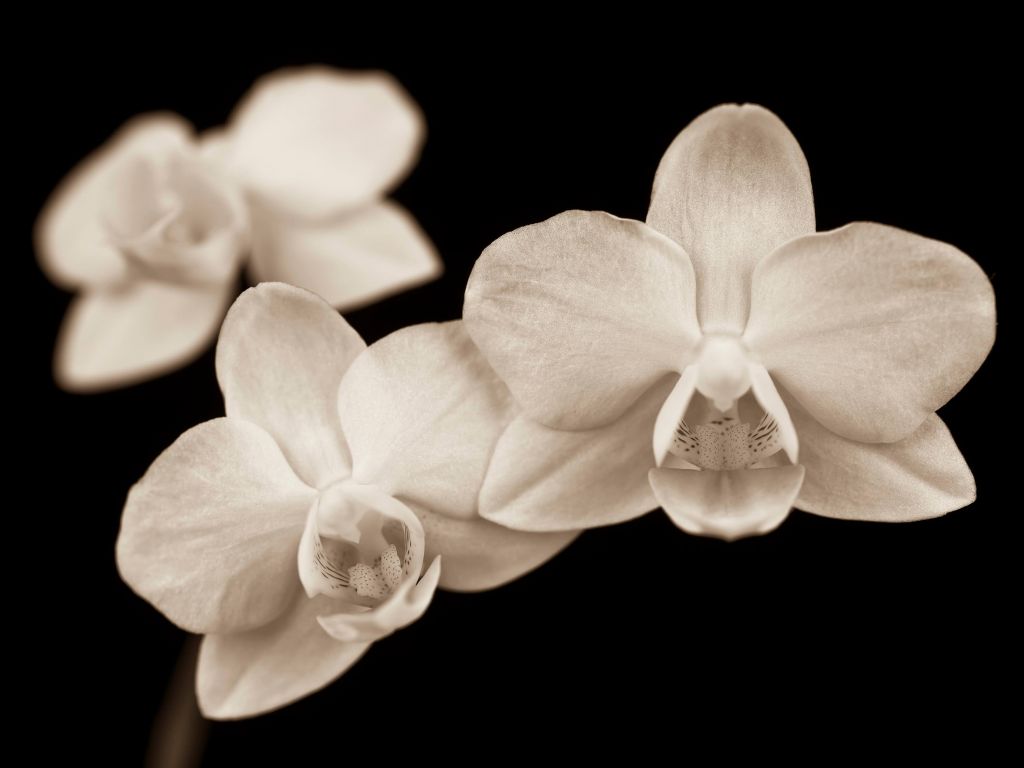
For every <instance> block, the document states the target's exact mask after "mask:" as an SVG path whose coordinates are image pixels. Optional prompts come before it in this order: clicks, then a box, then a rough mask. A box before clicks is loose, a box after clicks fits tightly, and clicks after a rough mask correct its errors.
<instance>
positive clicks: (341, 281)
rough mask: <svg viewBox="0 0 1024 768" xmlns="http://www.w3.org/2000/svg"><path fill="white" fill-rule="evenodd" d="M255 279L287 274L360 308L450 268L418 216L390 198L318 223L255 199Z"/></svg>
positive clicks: (338, 302)
mask: <svg viewBox="0 0 1024 768" xmlns="http://www.w3.org/2000/svg"><path fill="white" fill-rule="evenodd" d="M253 207H254V211H255V213H254V215H253V261H252V263H251V265H250V269H251V270H252V273H253V275H254V277H255V282H260V281H262V280H279V281H281V282H283V283H290V284H291V285H297V286H298V287H300V288H306V289H307V290H310V291H314V292H315V293H317V294H319V295H320V296H322V297H323V298H324V299H325V300H326V301H327V303H329V304H331V305H332V306H334V307H337V308H338V309H340V310H343V311H344V310H349V309H355V308H356V307H360V306H363V305H365V304H369V303H371V302H374V301H377V300H378V299H382V298H384V297H386V296H389V295H391V294H393V293H398V292H399V291H404V290H406V289H409V288H413V287H415V286H417V285H420V284H421V283H425V282H428V281H430V280H433V279H434V278H436V277H438V276H439V275H440V274H441V272H442V271H443V269H444V267H443V265H442V264H441V259H440V258H439V257H438V255H437V251H436V250H435V249H434V245H433V243H431V242H430V240H429V238H427V236H426V235H425V234H424V233H423V230H421V229H420V227H419V224H417V223H416V220H415V219H414V218H413V217H412V216H411V215H410V214H409V212H408V211H406V210H405V209H404V208H402V207H401V206H400V205H398V204H397V203H394V202H391V201H390V200H386V201H384V202H380V203H374V204H372V205H367V206H364V207H363V208H360V209H359V210H357V211H353V212H352V213H348V214H346V215H344V216H343V217H341V218H336V219H331V220H328V221H319V222H310V221H306V220H303V219H299V218H296V217H294V216H288V215H287V214H284V213H282V212H278V211H275V210H274V209H273V207H272V206H268V205H265V204H260V203H258V202H257V203H254V206H253Z"/></svg>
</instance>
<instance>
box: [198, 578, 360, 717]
mask: <svg viewBox="0 0 1024 768" xmlns="http://www.w3.org/2000/svg"><path fill="white" fill-rule="evenodd" d="M292 587H293V589H294V592H293V593H292V596H293V602H292V604H291V610H289V611H288V613H286V614H284V615H283V616H281V617H280V618H278V619H277V621H275V622H274V623H272V624H268V625H267V626H265V627H260V628H259V629H255V630H252V631H250V632H239V633H234V634H225V635H207V636H206V637H204V638H203V644H202V646H201V647H200V651H199V664H198V667H197V669H196V694H197V696H198V699H199V709H200V710H201V711H202V713H203V714H204V715H205V716H206V717H209V718H211V719H214V720H236V719H239V718H243V717H252V716H253V715H261V714H264V713H265V712H270V711H271V710H274V709H278V708H279V707H283V706H285V705H286V704H291V703H292V702H294V701H296V700H297V699H301V698H303V697H304V696H308V695H309V694H311V693H313V692H315V691H318V690H320V689H321V688H323V687H324V686H325V685H327V684H328V683H330V682H332V681H333V680H335V679H336V678H338V677H339V676H341V675H342V674H343V673H344V672H345V671H346V670H347V669H348V668H349V667H351V666H352V665H353V664H354V663H355V662H357V661H358V660H359V658H360V657H361V656H362V655H363V654H364V653H365V652H366V650H367V649H368V648H369V647H370V643H341V642H338V641H337V640H335V639H334V638H332V637H330V636H329V635H328V634H327V633H326V632H324V630H323V629H322V628H321V627H320V625H319V624H318V623H317V616H318V615H320V614H325V613H329V612H331V610H334V609H335V606H334V601H333V600H331V599H330V598H327V597H318V598H316V599H314V600H310V599H308V598H307V597H306V596H305V595H303V594H302V592H301V590H300V589H299V587H298V582H297V581H296V580H294V579H293V580H292Z"/></svg>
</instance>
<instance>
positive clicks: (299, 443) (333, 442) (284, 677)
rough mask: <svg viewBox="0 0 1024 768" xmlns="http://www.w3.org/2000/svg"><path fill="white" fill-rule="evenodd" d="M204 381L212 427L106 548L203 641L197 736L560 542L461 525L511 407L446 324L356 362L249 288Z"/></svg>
mask: <svg viewBox="0 0 1024 768" xmlns="http://www.w3.org/2000/svg"><path fill="white" fill-rule="evenodd" d="M217 376H218V379H219V381H220V384H221V388H222V390H223V392H224V399H225V406H226V410H227V417H226V418H220V419H214V420H212V421H208V422H206V423H204V424H200V425H199V426H197V427H195V428H193V429H191V430H189V431H188V432H186V433H185V434H183V435H182V436H181V437H180V438H178V440H177V441H175V443H174V444H173V445H171V447H170V448H168V449H167V450H166V451H165V452H164V453H163V454H162V455H161V456H160V457H159V458H157V460H156V461H155V462H154V463H153V465H152V466H151V467H150V468H149V470H148V471H147V472H146V474H145V476H144V477H143V478H142V479H141V480H140V481H139V482H138V483H137V484H136V485H135V486H134V487H133V488H132V490H131V492H130V493H129V495H128V500H127V502H126V504H125V509H124V516H123V519H122V523H121V531H120V535H119V538H118V542H117V563H118V568H119V570H120V573H121V575H122V577H123V578H124V580H125V581H126V582H127V583H128V584H129V585H130V586H131V587H132V589H134V590H135V591H136V592H137V593H138V594H139V595H141V596H142V597H144V598H145V599H147V600H148V601H150V602H151V603H152V604H153V605H154V606H156V607H157V608H158V609H159V610H160V611H162V612H163V613H164V615H166V616H167V617H168V618H169V619H170V620H171V621H173V622H174V623H175V624H177V625H178V626H180V627H182V628H184V629H186V630H188V631H190V632H196V633H203V634H205V635H206V637H204V638H203V642H202V646H201V650H200V656H199V666H198V674H197V683H196V685H197V693H198V698H199V704H200V707H201V708H202V710H203V712H204V713H205V714H206V715H207V716H209V717H213V718H239V717H247V716H250V715H254V714H258V713H261V712H265V711H268V710H271V709H274V708H276V707H280V706H283V705H285V704H287V703H289V702H291V701H294V700H295V699H298V698H300V697H302V696H305V695H307V694H309V693H311V692H312V691H315V690H317V689H319V688H320V687H322V686H324V685H326V684H327V683H329V682H330V681H331V680H333V679H334V678H336V677H337V676H339V675H340V674H342V673H343V672H344V671H345V670H346V669H347V668H348V667H349V666H350V665H351V664H353V663H354V662H355V661H356V660H357V659H358V658H359V657H360V656H361V655H362V654H363V653H364V652H365V651H366V649H367V648H368V647H369V646H370V644H371V643H373V642H374V641H376V640H379V639H380V638H382V637H384V636H386V635H388V634H390V633H391V632H393V631H394V630H396V629H399V628H400V627H403V626H406V625H407V624H409V623H411V622H413V621H415V620H416V619H417V618H419V617H420V616H421V615H422V614H423V612H424V610H425V609H426V607H427V605H428V604H429V602H430V600H431V597H432V596H433V593H434V589H435V587H437V586H438V584H440V586H441V587H443V588H448V589H454V590H481V589H489V588H491V587H495V586H497V585H500V584H503V583H505V582H508V581H510V580H512V579H515V578H517V577H519V576H520V575H522V574H523V573H525V572H527V571H529V570H531V569H533V568H535V567H537V566H538V565H540V564H541V563H543V562H544V561H546V560H547V559H548V558H550V557H552V556H553V555H554V554H555V553H556V552H558V551H559V550H560V549H562V548H563V547H564V546H566V545H567V544H568V543H569V542H570V541H571V540H572V538H573V537H574V534H573V533H554V534H535V533H523V532H518V531H510V530H508V529H505V528H502V527H501V526H498V525H495V524H494V523H491V522H488V521H486V520H482V519H481V518H480V517H479V516H478V515H477V495H478V492H479V488H480V484H481V483H482V481H483V477H484V473H485V471H486V467H487V461H488V459H489V458H490V453H491V450H492V449H493V446H494V443H495V442H496V441H497V439H498V436H499V435H500V434H501V431H502V429H504V427H505V426H506V425H507V423H508V422H509V420H510V419H511V417H512V413H513V411H512V409H513V408H514V403H513V401H512V398H511V396H510V395H509V393H508V391H507V389H506V388H505V386H504V385H503V384H502V383H501V382H500V380H498V379H497V377H496V376H495V374H494V372H493V371H492V370H491V369H490V368H489V366H488V365H487V363H486V362H485V361H484V360H483V358H482V357H481V356H480V354H479V352H478V351H477V350H476V347H475V346H474V345H473V343H472V341H471V340H470V339H469V337H468V335H467V334H466V332H465V330H464V328H463V326H462V323H461V322H452V323H444V324H431V325H419V326H413V327H410V328H405V329H403V330H400V331H398V332H397V333H394V334H392V335H390V336H388V337H387V338H385V339H383V340H381V341H380V342H378V343H376V344H374V345H373V346H371V347H369V348H366V346H365V345H364V343H363V341H362V340H361V339H360V338H359V336H358V335H357V334H356V332H355V331H354V330H352V328H351V327H350V326H349V325H348V324H347V323H346V322H345V321H344V320H343V319H342V318H341V317H340V316H339V315H338V314H337V313H336V312H335V311H334V310H332V309H331V308H330V307H329V306H328V305H327V304H326V303H325V302H323V301H322V300H321V299H320V298H318V297H316V296H314V295H312V294H310V293H308V292H306V291H304V290H301V289H298V288H293V287H291V286H286V285H280V284H264V285H261V286H259V287H257V288H253V289H250V290H248V291H246V292H245V293H244V294H242V296H241V297H239V298H238V300H237V301H236V302H235V304H234V306H233V307H232V308H231V310H230V311H229V312H228V315H227V318H226V320H225V321H224V327H223V329H222V331H221V335H220V341H219V343H218V347H217ZM442 558H443V560H444V569H443V571H442V569H441V560H442ZM424 563H429V564H430V565H429V567H427V568H426V571H425V572H422V567H423V564H424Z"/></svg>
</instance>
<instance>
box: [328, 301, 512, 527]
mask: <svg viewBox="0 0 1024 768" xmlns="http://www.w3.org/2000/svg"><path fill="white" fill-rule="evenodd" d="M338 411H339V414H340V418H341V424H342V429H343V430H344V432H345V437H346V438H347V440H348V444H349V446H350V447H351V449H352V457H353V469H352V477H353V478H354V479H355V480H357V481H358V482H361V483H374V484H376V485H378V486H380V487H381V488H383V489H384V490H386V491H387V492H388V493H391V494H392V495H394V496H399V497H401V498H403V499H405V500H408V501H412V502H415V503H416V504H419V505H421V506H425V507H428V508H430V509H432V510H433V511H435V512H437V513H440V514H445V515H451V516H455V517H460V518H464V519H469V518H474V517H476V515H477V496H478V494H479V493H480V486H481V484H482V483H483V479H484V473H485V472H486V471H487V463H488V461H489V460H490V457H491V453H492V451H493V450H494V445H495V443H496V442H497V440H498V437H499V436H500V435H501V433H502V430H504V428H505V426H506V425H507V424H508V423H509V422H510V421H511V420H512V418H513V415H514V404H513V401H512V398H511V396H510V395H509V392H508V389H507V388H506V387H505V385H504V384H503V383H502V382H501V380H500V379H498V377H497V375H496V374H495V373H494V371H493V370H492V369H491V367H490V366H489V365H488V364H487V361H486V360H484V358H483V355H481V354H480V351H479V350H478V349H477V348H476V346H475V345H474V344H473V341H472V339H470V338H469V334H467V333H466V329H465V327H464V326H463V324H462V322H461V321H454V322H449V323H429V324H424V325H415V326H412V327H410V328H403V329H402V330H400V331H396V332H395V333H392V334H391V335H389V336H387V337H386V338H384V339H382V340H380V341H378V342H377V343H376V344H374V345H372V346H371V347H370V348H369V349H367V350H366V352H364V353H363V354H362V355H360V357H359V359H358V360H356V361H355V362H354V363H353V364H352V367H351V368H350V369H349V371H348V373H347V374H346V375H345V378H344V380H343V381H342V383H341V387H340V389H339V390H338Z"/></svg>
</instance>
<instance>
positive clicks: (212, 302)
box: [53, 280, 234, 392]
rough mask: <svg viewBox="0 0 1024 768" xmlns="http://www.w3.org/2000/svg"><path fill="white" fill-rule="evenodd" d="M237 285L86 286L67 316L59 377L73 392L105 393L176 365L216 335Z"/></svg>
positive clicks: (56, 373) (56, 358)
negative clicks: (90, 289) (100, 287)
mask: <svg viewBox="0 0 1024 768" xmlns="http://www.w3.org/2000/svg"><path fill="white" fill-rule="evenodd" d="M233 293H234V284H233V283H229V284H225V285H219V286H196V285H173V284H171V283H162V282H155V281H150V280H144V281H138V282H132V283H126V284H124V285H122V286H119V287H117V286H115V287H110V288H105V289H97V290H94V291H87V292H86V293H84V294H82V295H81V296H78V297H76V298H75V299H74V300H73V301H72V302H71V306H70V307H69V309H68V313H67V315H66V316H65V317H64V324H63V326H62V327H61V331H60V336H59V338H58V339H57V346H56V352H55V354H54V369H53V373H54V377H55V378H56V379H57V383H58V384H59V385H60V386H61V387H63V388H64V389H66V390H69V391H71V392H100V391H103V390H106V389H111V388H113V387H122V386H126V385H128V384H135V383H137V382H139V381H144V380H146V379H149V378H152V377H154V376H158V375H160V374H162V373H165V372H167V371H170V370H173V369H175V368H177V367H179V366H181V365H184V364H185V363H187V362H189V361H190V360H191V359H192V358H194V357H196V356H198V355H199V353H201V352H202V351H203V350H204V349H206V347H207V346H208V345H209V344H210V342H211V341H213V339H214V337H215V336H216V334H217V328H218V327H219V326H220V321H221V319H222V318H223V317H224V310H225V308H226V307H227V305H228V302H229V301H230V300H231V296H232V295H233Z"/></svg>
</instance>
